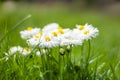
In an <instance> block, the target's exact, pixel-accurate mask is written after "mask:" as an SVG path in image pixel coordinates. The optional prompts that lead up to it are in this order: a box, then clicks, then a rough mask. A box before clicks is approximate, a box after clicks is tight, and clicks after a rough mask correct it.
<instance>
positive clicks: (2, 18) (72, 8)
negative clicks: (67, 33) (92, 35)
mask: <svg viewBox="0 0 120 80" xmlns="http://www.w3.org/2000/svg"><path fill="white" fill-rule="evenodd" d="M29 14H31V15H32V17H31V18H30V19H28V20H27V21H25V22H24V23H23V24H21V25H20V26H19V27H18V28H17V29H16V30H14V31H13V32H12V33H10V34H9V39H8V45H7V46H15V45H22V46H25V45H26V43H25V41H23V40H22V39H21V38H20V34H19V32H20V31H21V30H24V29H25V28H26V27H29V26H31V27H40V28H42V27H44V25H46V24H48V23H52V22H56V23H59V24H60V25H61V26H62V27H64V28H68V27H69V28H74V27H75V25H76V24H85V23H89V24H92V25H93V26H95V27H97V28H98V29H99V31H100V34H99V36H98V37H97V38H96V39H94V40H92V46H93V48H94V50H93V52H94V54H96V55H97V54H104V56H103V57H106V58H105V59H107V60H108V61H109V62H112V61H113V62H115V61H118V60H119V59H120V0H14V1H9V0H1V1H0V39H1V38H2V37H3V35H5V33H6V32H7V31H8V30H10V29H11V27H13V26H14V25H15V24H16V23H18V22H19V21H20V20H22V19H23V18H24V17H26V16H27V15H29ZM78 50H79V49H76V51H75V52H77V51H78ZM113 64H114V63H113ZM115 64H116V63H115Z"/></svg>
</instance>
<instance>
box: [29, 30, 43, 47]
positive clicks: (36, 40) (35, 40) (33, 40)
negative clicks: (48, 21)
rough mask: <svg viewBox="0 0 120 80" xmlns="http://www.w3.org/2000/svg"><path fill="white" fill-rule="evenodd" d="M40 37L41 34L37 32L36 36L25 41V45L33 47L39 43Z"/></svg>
mask: <svg viewBox="0 0 120 80" xmlns="http://www.w3.org/2000/svg"><path fill="white" fill-rule="evenodd" d="M41 36H42V32H39V33H38V34H36V35H35V36H33V37H32V38H30V39H28V40H27V43H28V45H29V46H32V47H35V46H37V45H38V44H39V43H40V38H41Z"/></svg>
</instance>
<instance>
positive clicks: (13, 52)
mask: <svg viewBox="0 0 120 80" xmlns="http://www.w3.org/2000/svg"><path fill="white" fill-rule="evenodd" d="M22 49H23V48H22V47H20V46H14V47H11V48H10V50H9V52H8V53H9V54H15V53H16V52H19V53H21V52H22Z"/></svg>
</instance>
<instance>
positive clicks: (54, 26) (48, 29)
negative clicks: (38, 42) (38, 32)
mask: <svg viewBox="0 0 120 80" xmlns="http://www.w3.org/2000/svg"><path fill="white" fill-rule="evenodd" d="M58 27H59V24H57V23H50V24H48V25H46V26H44V28H43V29H42V32H43V33H50V32H51V31H54V30H55V29H57V28H58Z"/></svg>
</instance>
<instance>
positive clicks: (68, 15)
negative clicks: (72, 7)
mask: <svg viewBox="0 0 120 80" xmlns="http://www.w3.org/2000/svg"><path fill="white" fill-rule="evenodd" d="M23 8H24V7H22V9H20V11H14V12H13V13H11V14H4V11H3V13H2V11H1V13H0V15H3V16H4V17H2V16H0V25H1V26H0V28H1V29H0V30H1V32H4V31H6V32H5V34H6V33H7V31H9V30H12V28H11V25H14V24H15V23H17V21H18V20H19V19H21V17H23V16H25V15H27V14H29V13H31V14H32V18H31V19H30V20H28V21H27V22H26V23H24V24H22V25H20V27H19V28H17V29H16V30H14V31H13V30H12V31H13V32H11V33H10V35H9V36H6V38H1V39H0V40H1V41H0V79H1V80H2V79H4V80H16V79H17V80H21V79H22V80H29V79H30V80H36V79H40V80H119V79H120V77H119V74H120V73H119V71H120V68H119V66H120V62H119V59H120V57H119V53H120V50H119V47H120V46H119V44H120V42H119V39H120V37H119V24H120V23H119V21H120V19H119V17H118V18H114V17H112V16H105V15H103V14H98V13H97V12H94V11H93V12H79V11H75V12H71V11H69V10H67V9H63V8H62V7H58V9H54V8H51V9H50V8H48V9H47V8H45V9H41V10H39V11H38V9H36V8H34V7H31V8H30V9H29V10H26V9H23ZM33 9H34V10H33ZM25 10H26V12H25ZM23 11H24V12H23ZM16 16H17V17H16ZM6 19H7V20H8V21H7V23H6V24H5V25H6V28H5V29H3V28H4V27H5V26H3V25H2V24H4V22H3V21H4V20H6ZM25 20H26V19H25ZM23 21H24V20H23ZM23 21H22V22H23ZM54 21H55V22H58V23H60V24H63V25H62V26H63V27H71V28H72V26H73V27H74V24H76V23H81V24H83V23H85V22H88V23H92V24H93V25H96V26H98V28H99V29H100V36H99V37H98V38H97V39H95V40H92V41H90V43H88V42H85V43H84V45H83V46H75V47H74V48H70V49H67V48H66V47H65V48H64V49H62V48H55V49H50V50H49V49H47V51H48V53H49V54H48V53H47V54H46V55H44V54H42V55H41V56H36V55H35V54H34V52H35V50H36V49H38V48H37V47H36V48H35V49H34V50H33V51H32V52H31V54H30V55H29V56H26V57H24V56H23V55H21V54H19V53H18V54H17V55H16V56H14V55H11V56H9V60H7V61H6V56H5V54H4V52H7V51H8V50H9V48H10V47H11V46H13V45H16V44H17V45H22V46H25V45H26V44H25V43H24V41H22V40H21V39H20V36H19V31H20V30H21V29H23V28H25V27H24V26H26V27H27V26H40V27H41V26H44V25H45V24H46V23H50V22H54ZM18 25H19V24H18ZM18 25H17V26H18ZM113 26H114V27H113ZM8 29H9V30H8ZM7 34H9V33H7ZM0 35H1V36H4V35H3V33H0ZM61 50H63V51H62V52H61ZM39 51H40V52H41V53H42V51H43V50H42V49H41V50H39Z"/></svg>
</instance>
